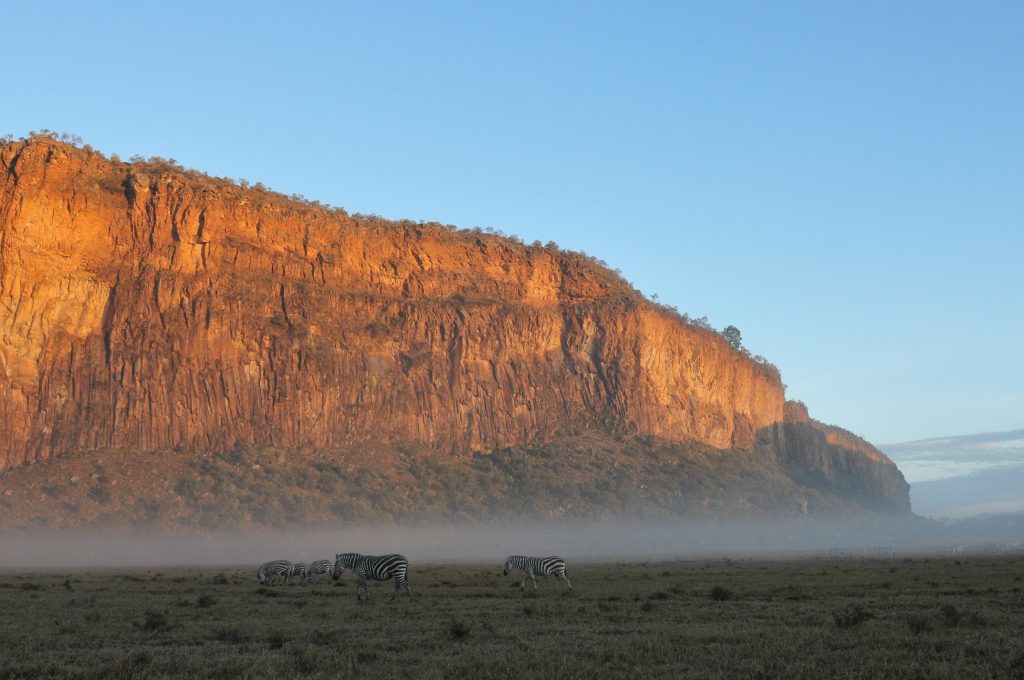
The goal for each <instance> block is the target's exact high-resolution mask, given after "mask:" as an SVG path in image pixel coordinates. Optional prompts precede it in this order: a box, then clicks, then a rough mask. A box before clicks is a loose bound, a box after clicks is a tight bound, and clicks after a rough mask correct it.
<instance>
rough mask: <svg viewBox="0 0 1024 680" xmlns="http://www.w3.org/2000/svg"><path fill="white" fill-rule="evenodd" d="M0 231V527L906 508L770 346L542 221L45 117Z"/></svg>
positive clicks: (17, 170)
mask: <svg viewBox="0 0 1024 680" xmlns="http://www.w3.org/2000/svg"><path fill="white" fill-rule="evenodd" d="M0 242H2V244H3V249H2V251H0V328H2V329H3V333H2V334H0V371H2V373H0V375H2V378H3V386H2V392H0V431H3V432H4V433H5V437H4V438H3V439H2V440H0V469H4V468H6V469H7V472H6V473H3V476H2V477H0V479H2V480H3V486H4V488H5V491H4V494H3V495H2V496H0V515H2V516H3V519H2V520H0V521H4V522H7V523H9V524H22V523H31V522H42V523H50V524H57V525H63V524H76V523H83V522H93V521H109V522H118V521H135V520H139V521H146V518H148V519H149V520H152V521H156V522H165V521H169V522H185V523H195V522H206V521H209V522H211V523H215V522H216V521H218V518H217V516H216V513H217V512H218V508H217V507H216V505H217V503H218V502H221V501H224V500H228V499H230V500H231V502H232V503H233V504H234V506H235V507H236V509H235V510H232V511H231V516H230V517H229V516H228V514H229V513H228V512H227V510H226V509H222V510H221V511H222V513H223V514H222V516H221V517H220V519H221V520H224V521H228V520H230V521H233V522H236V523H241V524H261V523H281V522H288V521H294V519H295V518H303V519H309V520H310V521H314V520H317V519H321V518H323V517H324V516H325V515H333V516H337V517H351V516H357V515H360V514H363V515H365V514H366V513H374V512H380V513H383V514H387V515H389V516H397V515H403V514H411V515H417V514H418V513H427V514H436V515H452V514H489V515H503V514H507V513H523V512H527V513H529V512H535V513H541V514H554V515H558V514H566V515H575V514H600V513H606V512H614V513H626V512H655V513H668V514H673V513H676V514H685V515H689V514H695V513H696V514H731V513H739V514H756V513H760V512H771V513H781V514H806V513H816V512H834V511H857V510H879V511H885V512H906V511H908V510H909V501H908V493H907V485H906V482H905V481H904V479H903V477H902V475H901V474H900V472H899V470H898V469H897V468H896V466H895V465H894V464H893V463H892V461H890V460H889V459H888V458H887V457H886V456H885V455H884V454H882V453H881V452H880V451H878V450H877V449H875V448H874V447H873V446H871V445H870V444H869V443H867V442H865V441H864V440H862V439H860V438H858V437H856V436H854V435H852V434H851V433H848V432H846V431H844V430H841V429H838V428H833V427H829V426H826V425H823V424H821V423H818V422H816V421H814V420H812V419H810V418H809V417H808V415H807V411H806V409H805V408H804V407H803V406H802V405H800V404H796V403H787V402H786V400H785V395H784V388H783V385H782V382H781V379H780V376H779V374H778V371H777V370H776V369H775V367H774V366H772V365H770V364H768V363H767V362H765V361H764V360H763V359H762V358H759V357H751V356H750V354H749V353H748V352H747V351H746V350H744V349H742V348H740V347H735V346H733V345H732V344H731V343H730V342H729V341H728V340H727V339H726V338H724V337H723V336H722V335H720V334H719V333H717V332H715V331H714V330H713V329H711V328H710V327H709V326H708V325H707V324H706V322H703V321H700V320H696V321H695V320H692V319H689V318H688V317H687V316H686V315H681V314H679V313H678V312H676V311H675V310H674V309H671V308H668V307H665V306H662V305H658V304H655V303H652V302H650V301H648V300H646V299H645V298H644V297H643V296H641V295H640V294H639V293H638V292H637V291H636V290H634V289H633V287H632V286H630V285H629V284H628V283H627V282H626V281H624V280H623V279H622V278H621V277H620V276H619V275H618V274H617V273H616V272H614V271H612V270H610V269H608V268H607V267H606V266H604V265H603V263H600V262H597V261H596V260H594V259H593V258H589V257H586V256H584V255H582V254H580V253H574V252H567V251H564V250H561V249H559V248H558V247H557V246H555V245H554V244H549V245H547V246H541V245H540V244H534V245H525V244H523V243H521V242H519V241H518V240H516V239H514V238H507V237H503V236H500V235H496V234H490V233H485V232H482V231H480V230H472V231H465V230H464V231H458V230H454V229H453V228H450V227H447V226H444V225H439V224H422V223H413V222H389V221H385V220H382V219H379V218H375V217H363V216H355V215H349V214H347V213H345V212H344V211H343V210H338V209H331V208H327V207H325V206H321V205H319V204H316V203H311V202H309V201H304V200H301V199H300V198H299V197H292V198H288V197H284V196H282V195H280V194H276V193H273V192H271V191H268V190H266V189H264V188H262V187H260V186H259V185H257V186H255V187H252V188H250V187H248V186H239V185H237V184H235V183H233V182H231V181H229V180H223V179H217V178H211V177H208V176H206V175H203V174H201V173H198V172H195V171H191V170H185V169H183V168H181V167H180V166H177V165H176V164H175V163H173V162H171V161H166V160H163V159H150V160H148V161H142V160H137V161H135V162H131V163H125V162H121V161H120V160H117V159H108V158H106V157H104V156H103V155H101V154H99V153H96V152H95V151H92V150H91V149H88V148H78V147H76V146H74V145H71V144H66V143H62V142H58V141H55V140H53V139H51V138H48V137H34V138H32V139H29V140H22V141H16V142H11V143H8V144H5V145H3V146H0ZM140 465H141V467H140ZM26 466H27V467H26ZM223 507H224V508H227V507H228V506H227V505H224V506H223ZM267 508H270V510H268V509H267ZM274 508H277V510H275V509H274ZM204 517H205V519H203V518H204Z"/></svg>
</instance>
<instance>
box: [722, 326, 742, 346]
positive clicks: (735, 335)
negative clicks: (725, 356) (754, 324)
mask: <svg viewBox="0 0 1024 680" xmlns="http://www.w3.org/2000/svg"><path fill="white" fill-rule="evenodd" d="M722 337H724V338H725V339H726V340H727V341H728V342H729V344H730V345H732V348H733V349H739V348H740V347H742V346H743V336H742V335H741V334H740V329H739V328H736V326H726V327H725V328H724V329H722Z"/></svg>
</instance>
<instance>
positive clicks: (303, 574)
mask: <svg viewBox="0 0 1024 680" xmlns="http://www.w3.org/2000/svg"><path fill="white" fill-rule="evenodd" d="M296 576H298V577H299V585H300V586H301V585H302V584H303V583H305V582H306V581H308V580H309V567H307V566H306V565H305V564H302V563H301V562H296V563H295V564H293V565H292V568H291V569H289V570H288V580H287V581H285V583H291V580H292V579H293V578H294V577H296Z"/></svg>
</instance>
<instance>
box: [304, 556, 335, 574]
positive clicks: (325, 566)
mask: <svg viewBox="0 0 1024 680" xmlns="http://www.w3.org/2000/svg"><path fill="white" fill-rule="evenodd" d="M309 573H310V575H312V576H319V575H320V574H328V575H330V573H331V561H330V560H316V561H315V562H312V563H310V565H309Z"/></svg>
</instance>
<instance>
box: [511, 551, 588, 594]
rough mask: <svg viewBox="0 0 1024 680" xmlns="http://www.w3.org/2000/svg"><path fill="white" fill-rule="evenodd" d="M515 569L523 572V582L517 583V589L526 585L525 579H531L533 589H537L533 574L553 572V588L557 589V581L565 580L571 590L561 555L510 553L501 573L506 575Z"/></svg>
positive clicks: (521, 588) (545, 574)
mask: <svg viewBox="0 0 1024 680" xmlns="http://www.w3.org/2000/svg"><path fill="white" fill-rule="evenodd" d="M516 569H518V570H519V571H521V572H523V574H524V576H523V582H522V583H520V584H519V590H523V589H524V588H525V587H526V579H530V580H531V581H533V589H534V590H537V579H536V578H535V577H534V575H535V574H540V575H541V576H547V575H548V574H554V575H555V590H558V582H559V581H565V584H566V585H567V586H569V590H572V583H570V582H569V577H568V576H566V575H565V560H563V559H562V558H561V557H524V556H523V555H512V556H510V557H509V558H508V559H507V560H505V571H503V572H502V574H503V575H505V576H508V575H509V572H511V571H515V570H516Z"/></svg>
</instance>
